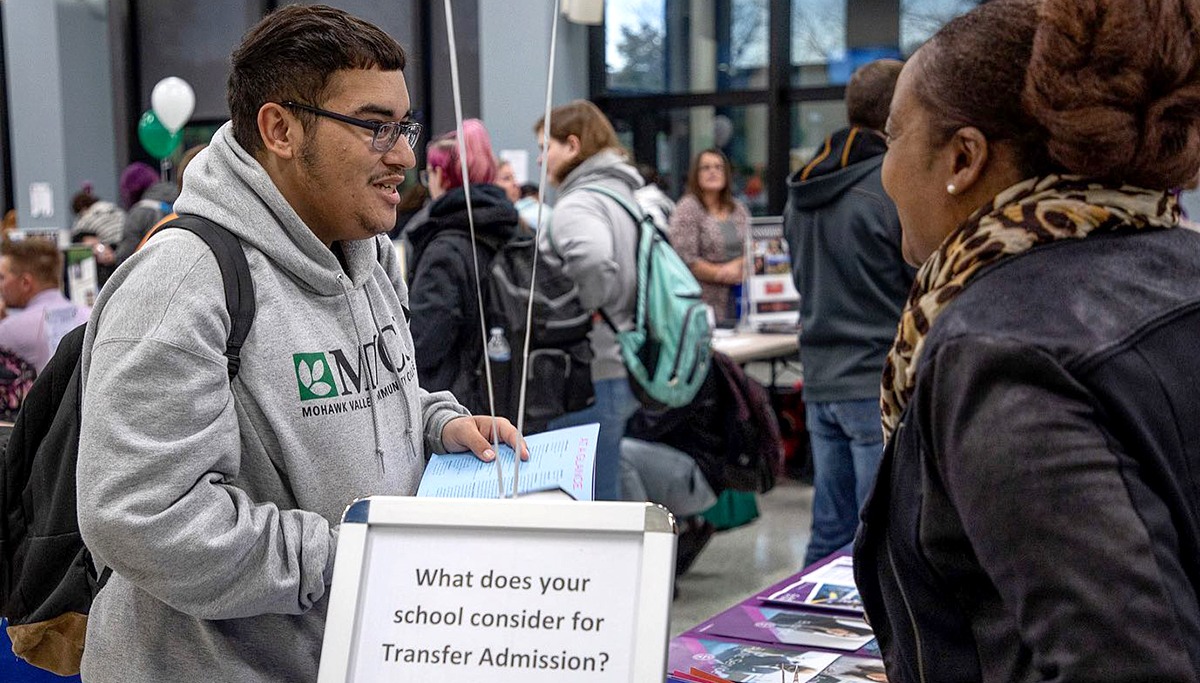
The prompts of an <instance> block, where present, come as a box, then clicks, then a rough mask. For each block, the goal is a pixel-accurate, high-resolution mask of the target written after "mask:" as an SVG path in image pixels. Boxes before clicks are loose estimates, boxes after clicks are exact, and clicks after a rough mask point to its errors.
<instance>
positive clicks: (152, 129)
mask: <svg viewBox="0 0 1200 683" xmlns="http://www.w3.org/2000/svg"><path fill="white" fill-rule="evenodd" d="M182 139H183V131H182V130H181V131H177V132H176V133H175V134H173V135H172V134H171V132H170V131H168V130H167V129H166V127H165V126H163V125H162V124H161V123H159V121H158V117H157V116H155V115H154V112H153V111H146V113H144V114H142V118H141V119H139V120H138V140H140V141H141V143H142V149H144V150H146V152H148V153H149V154H150V156H152V157H154V158H155V159H160V160H161V159H165V158H166V157H168V156H170V155H171V152H174V151H175V148H176V147H178V146H179V142H180V140H182Z"/></svg>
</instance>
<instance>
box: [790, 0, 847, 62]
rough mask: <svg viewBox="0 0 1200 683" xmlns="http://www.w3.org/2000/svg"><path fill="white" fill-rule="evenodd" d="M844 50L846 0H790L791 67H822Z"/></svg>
mask: <svg viewBox="0 0 1200 683" xmlns="http://www.w3.org/2000/svg"><path fill="white" fill-rule="evenodd" d="M845 51H846V0H793V3H792V64H797V65H806V64H825V63H828V62H829V61H830V60H832V59H836V58H838V57H839V56H840V55H842V54H843V53H845Z"/></svg>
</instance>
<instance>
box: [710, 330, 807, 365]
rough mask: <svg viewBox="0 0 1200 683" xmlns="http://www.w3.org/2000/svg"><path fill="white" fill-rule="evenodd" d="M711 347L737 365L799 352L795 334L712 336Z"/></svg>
mask: <svg viewBox="0 0 1200 683" xmlns="http://www.w3.org/2000/svg"><path fill="white" fill-rule="evenodd" d="M712 347H713V350H715V351H720V352H721V353H723V354H725V355H726V356H729V357H730V358H731V359H733V362H735V363H737V364H738V365H744V364H746V363H751V362H754V361H773V360H778V359H780V358H787V357H790V356H794V355H795V354H796V353H798V352H799V351H800V337H799V336H798V335H795V334H764V333H761V332H735V333H734V334H731V335H723V334H720V333H718V334H714V335H713V340H712Z"/></svg>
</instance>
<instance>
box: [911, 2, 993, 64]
mask: <svg viewBox="0 0 1200 683" xmlns="http://www.w3.org/2000/svg"><path fill="white" fill-rule="evenodd" d="M978 4H979V2H978V0H900V49H901V51H902V52H903V53H904V54H906V55H911V54H912V53H913V52H916V50H917V48H919V47H921V45H922V44H924V43H925V41H927V40H929V39H930V38H931V37H932V36H933V34H934V33H937V31H938V29H940V28H941V27H942V26H945V25H946V22H948V21H950V20H951V19H953V18H955V17H957V16H959V15H960V14H966V13H967V12H969V11H970V10H972V9H973V8H974V7H975V6H976V5H978Z"/></svg>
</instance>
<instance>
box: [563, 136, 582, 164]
mask: <svg viewBox="0 0 1200 683" xmlns="http://www.w3.org/2000/svg"><path fill="white" fill-rule="evenodd" d="M566 146H567V151H569V152H570V153H571V158H572V159H573V158H575V157H577V156H579V153H580V152H582V151H583V143H582V142H580V141H579V136H578V135H568V136H567V140H566Z"/></svg>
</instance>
